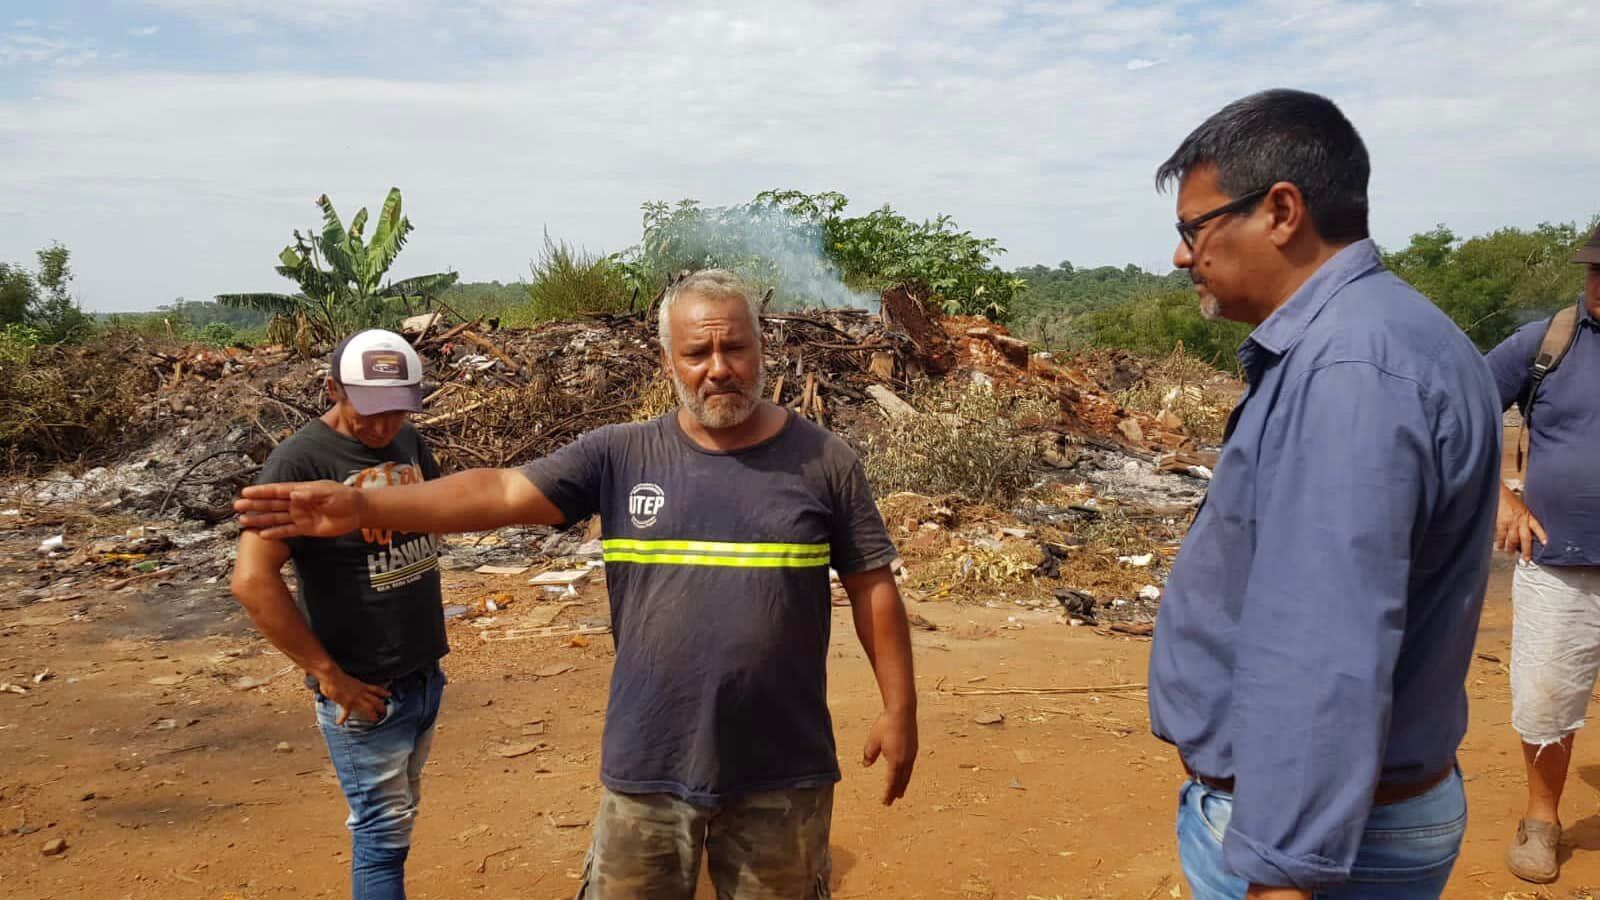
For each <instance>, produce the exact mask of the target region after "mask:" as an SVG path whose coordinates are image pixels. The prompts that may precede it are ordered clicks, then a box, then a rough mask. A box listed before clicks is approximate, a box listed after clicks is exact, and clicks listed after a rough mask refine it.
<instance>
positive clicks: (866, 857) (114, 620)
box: [0, 564, 1600, 900]
mask: <svg viewBox="0 0 1600 900" xmlns="http://www.w3.org/2000/svg"><path fill="white" fill-rule="evenodd" d="M1507 574H1508V573H1507V571H1506V567H1505V566H1504V565H1503V564H1502V565H1501V566H1499V567H1498V570H1497V573H1496V577H1495V580H1494V584H1493V589H1492V600H1491V602H1490V605H1489V608H1488V611H1487V613H1486V614H1485V618H1484V623H1483V629H1482V634H1481V637H1480V640H1479V650H1480V658H1479V659H1478V660H1477V661H1476V662H1475V663H1474V665H1473V669H1472V674H1471V678H1470V682H1469V684H1470V691H1471V696H1472V700H1473V706H1472V727H1471V731H1470V733H1469V735H1468V738H1467V742H1466V745H1465V746H1464V747H1463V749H1462V753H1461V761H1462V765H1463V767H1464V769H1465V771H1466V772H1467V777H1468V782H1467V790H1468V794H1469V797H1470V800H1471V805H1472V815H1473V822H1472V826H1471V828H1470V829H1469V832H1468V835H1467V842H1466V847H1465V850H1464V853H1463V857H1462V859H1461V861H1460V863H1459V864H1458V865H1457V866H1456V874H1455V879H1454V882H1453V886H1452V889H1451V891H1450V894H1449V896H1452V897H1472V898H1480V897H1481V898H1496V900H1499V898H1503V897H1505V896H1506V895H1507V893H1508V892H1510V891H1517V890H1525V889H1527V886H1524V885H1520V884H1519V883H1518V882H1517V881H1516V880H1515V879H1513V878H1512V877H1511V876H1510V875H1508V874H1507V873H1506V872H1505V870H1504V868H1503V866H1502V865H1501V853H1502V850H1503V847H1504V842H1505V839H1506V837H1507V835H1508V834H1509V833H1510V831H1511V830H1512V828H1513V827H1514V823H1515V818H1516V812H1517V804H1518V799H1519V791H1520V775H1519V765H1520V764H1519V758H1518V755H1517V743H1516V738H1515V736H1514V735H1513V733H1512V732H1511V730H1510V727H1509V725H1508V724H1507V722H1508V718H1509V709H1508V703H1509V699H1508V688H1507V672H1506V668H1505V666H1504V664H1503V662H1502V661H1503V660H1506V659H1507V658H1508V653H1507V645H1508V641H1509V629H1510V616H1509V609H1508V603H1507ZM523 580H525V579H520V578H504V577H499V578H497V577H493V576H479V575H472V574H467V575H462V574H459V573H452V574H451V576H449V577H448V578H447V583H448V584H449V585H450V593H451V595H452V597H453V598H469V597H474V596H479V595H481V594H482V593H484V592H486V591H494V592H496V593H501V592H505V591H506V588H505V587H504V585H505V583H506V582H507V581H512V582H521V581H523ZM211 590H212V592H213V594H214V596H213V598H212V599H213V601H214V602H211V603H205V604H197V605H201V606H203V607H204V608H205V609H206V610H207V611H208V615H209V616H210V618H209V619H208V620H205V621H194V622H190V623H189V626H188V627H185V628H180V629H177V630H176V631H174V630H173V628H172V622H171V620H170V617H169V616H168V615H166V614H164V613H163V609H164V608H167V605H168V602H170V599H171V598H168V600H167V601H160V600H159V598H152V597H150V596H148V595H144V594H116V595H111V596H108V597H104V598H101V599H100V600H99V601H98V602H96V603H94V604H92V605H91V609H92V610H93V614H92V615H91V616H90V617H89V618H88V621H83V622H74V621H70V620H68V621H62V617H52V616H51V615H50V614H48V613H45V614H41V613H40V612H38V609H39V607H40V606H41V605H43V604H33V605H31V606H30V607H27V608H25V609H26V611H9V612H3V613H0V634H3V636H4V641H3V643H0V677H4V678H5V680H9V681H12V682H14V683H23V684H26V685H27V686H28V687H29V688H30V691H29V693H28V694H27V695H26V696H19V695H14V694H0V754H3V756H0V758H3V759H4V760H5V764H4V767H3V769H0V831H3V832H5V834H6V836H4V837H0V896H4V897H13V898H91V897H92V898H121V897H127V898H146V897H150V898H162V900H178V898H191V897H192V898H218V897H237V898H257V897H261V898H265V897H316V896H329V897H334V896H340V895H342V894H343V893H344V892H345V891H346V890H347V887H346V877H347V870H346V867H347V864H348V859H349V857H348V842H347V838H346V835H345V832H344V829H343V825H342V819H343V809H342V801H341V799H340V797H339V794H338V789H337V786H336V784H335V782H334V780H333V775H332V771H331V769H330V768H329V765H328V762H327V759H326V756H325V754H324V752H323V750H322V746H321V743H320V740H319V738H318V735H317V732H316V730H315V726H314V723H313V718H312V711H311V704H310V701H309V697H308V696H307V694H306V693H305V689H304V688H303V687H301V686H299V684H298V683H297V678H296V676H295V675H294V674H293V673H290V674H286V675H284V676H282V677H280V678H278V679H276V680H274V681H272V682H271V683H270V684H268V685H266V686H264V687H259V688H256V689H253V690H239V689H237V688H236V687H235V685H236V684H237V683H238V680H239V679H240V678H243V677H247V676H255V677H265V676H269V675H271V674H273V673H274V672H280V671H281V670H282V668H283V660H282V658H281V657H279V656H278V655H277V654H276V653H275V652H274V651H272V650H270V648H267V647H265V645H263V644H262V643H261V642H260V641H259V640H256V639H254V638H253V637H251V636H250V635H249V632H248V630H247V625H248V623H246V622H245V621H244V620H243V619H242V618H241V617H240V616H239V615H238V614H237V613H236V612H234V611H233V609H232V607H231V605H230V603H229V601H228V600H227V598H226V597H225V596H224V595H223V594H222V589H221V586H220V585H218V586H212V588H211ZM531 591H532V589H529V588H521V589H520V590H513V591H511V592H512V593H514V594H516V595H517V596H518V602H517V603H515V604H514V605H513V606H512V607H511V609H510V610H509V611H507V612H505V613H502V614H501V615H500V616H499V621H497V622H496V623H495V626H494V627H495V628H500V627H504V626H515V625H516V624H517V623H518V622H519V621H524V620H525V619H526V618H527V617H530V616H535V615H537V614H538V611H539V609H538V608H539V607H540V606H541V605H547V604H548V603H551V602H555V601H547V600H543V599H539V598H538V595H536V594H533V593H532V592H531ZM581 600H582V602H583V604H584V605H583V606H582V607H577V608H573V609H570V610H568V611H567V612H566V613H564V616H563V619H564V620H565V619H576V618H580V617H582V616H584V615H592V614H596V613H598V612H599V611H600V610H601V609H602V608H603V607H602V604H603V596H602V594H601V592H600V590H599V588H598V587H594V586H591V587H589V588H588V589H586V591H585V593H584V595H583V597H582V598H581ZM158 601H159V602H158ZM914 606H915V607H916V608H915V609H914V611H915V612H917V613H919V614H920V615H922V616H923V617H925V618H926V619H928V620H929V621H931V622H933V623H935V624H936V625H938V626H939V630H938V631H935V632H924V631H919V632H917V635H916V645H917V664H918V673H917V674H918V683H919V684H920V686H921V695H922V714H921V725H922V744H923V751H922V756H921V758H920V760H919V762H918V766H917V773H916V778H915V780H914V782H913V787H912V791H911V793H910V795H909V796H908V797H907V798H906V799H905V800H904V801H903V802H902V803H901V804H897V805H896V806H895V807H893V808H892V809H884V808H883V807H881V806H880V805H878V803H877V795H878V791H879V790H880V786H881V778H882V773H881V772H877V771H864V770H862V768H861V766H860V763H859V755H858V754H859V746H860V744H861V741H862V740H863V738H864V736H865V734H866V729H867V726H868V724H869V722H870V721H871V719H872V717H873V716H874V715H875V714H876V712H877V709H878V706H877V697H876V691H875V688H874V686H873V683H872V679H871V676H870V672H869V670H868V667H867V664H866V661H865V658H864V657H863V655H862V653H861V650H860V648H859V647H858V646H857V645H856V643H855V641H854V637H853V633H852V632H851V630H850V625H849V619H848V616H847V614H846V612H845V611H844V610H839V611H837V612H836V620H835V627H836V629H837V631H836V635H835V641H834V649H833V651H832V657H833V658H832V660H831V661H830V666H831V672H832V702H833V710H834V715H835V728H836V731H837V734H838V738H839V745H840V748H841V758H842V760H843V763H844V769H845V780H844V783H843V784H842V785H841V789H840V792H839V794H838V801H837V813H836V818H835V825H834V838H833V840H834V848H833V854H834V861H835V874H834V885H835V891H836V894H835V895H836V896H838V897H946V896H948V897H963V898H965V897H978V898H981V897H1008V898H1009V897H1016V898H1027V897H1044V898H1056V897H1062V898H1088V897H1133V898H1152V897H1165V896H1181V894H1173V893H1172V891H1173V889H1174V888H1175V887H1177V886H1178V885H1179V881H1180V877H1179V874H1178V869H1177V865H1176V857H1175V849H1174V842H1173V839H1172V834H1171V832H1172V822H1171V819H1172V813H1173V806H1174V798H1175V793H1176V790H1177V788H1178V784H1179V780H1180V773H1179V770H1178V761H1177V757H1176V755H1175V754H1174V753H1173V751H1172V750H1171V749H1169V748H1167V747H1166V746H1165V745H1162V744H1160V743H1159V742H1157V741H1155V740H1154V739H1153V738H1151V737H1150V736H1149V734H1148V731H1147V728H1146V725H1145V722H1146V719H1145V709H1144V697H1143V694H1142V693H1123V694H1119V693H1089V694H1069V695H1054V696H1052V695H958V693H957V691H963V690H985V689H997V688H1007V687H1027V688H1039V687H1076V686H1106V685H1117V684H1124V683H1127V682H1143V681H1144V673H1145V663H1146V660H1147V658H1148V652H1149V643H1148V642H1147V641H1144V640H1142V639H1136V638H1109V637H1105V636H1100V635H1096V634H1094V633H1092V632H1091V631H1090V630H1088V629H1085V628H1069V627H1066V626H1063V625H1058V624H1056V623H1055V621H1054V617H1053V616H1052V615H1050V614H1047V613H1039V612H1020V613H1019V612H1014V611H1012V612H1008V611H1007V610H1003V609H986V608H982V607H969V606H951V605H948V604H939V603H929V604H914ZM1012 615H1015V616H1017V620H1018V622H1020V624H1021V625H1022V628H1021V629H1020V630H1015V629H1013V628H1007V627H1006V626H1007V625H1011V624H1015V623H1011V622H1009V621H1008V617H1010V616H1012ZM196 631H200V632H205V634H204V635H203V636H195V635H194V634H193V632H196ZM479 631H480V629H479V628H477V627H475V626H474V624H473V623H469V622H460V621H457V622H453V623H452V626H451V637H452V641H453V644H454V648H455V649H454V652H452V654H451V655H450V656H449V657H448V659H447V660H446V666H447V669H448V672H449V675H450V678H451V685H450V687H449V689H448V692H447V700H446V706H445V710H444V712H443V714H442V717H441V719H440V725H439V733H438V737H437V740H436V742H435V744H434V751H433V757H432V759H431V761H430V762H429V764H428V769H427V775H426V782H425V785H426V788H425V792H426V795H427V799H426V801H425V803H424V812H423V815H422V817H421V819H420V822H419V825H418V829H417V834H416V840H415V847H414V850H413V853H412V857H411V863H410V869H409V873H410V883H411V886H412V896H414V897H418V898H472V897H488V898H522V897H526V898H558V897H565V896H569V895H570V893H571V892H572V890H573V888H574V887H575V885H576V883H577V874H578V871H577V870H578V867H579V865H580V863H581V859H582V855H583V850H584V847H585V845H586V841H587V838H588V828H587V825H588V821H589V817H590V815H591V813H592V811H593V807H594V806H595V804H596V802H597V793H596V776H595V772H596V767H597V765H598V758H597V748H598V746H599V738H600V727H601V721H602V713H603V710H604V707H605V696H606V680H607V677H608V675H609V671H610V666H611V650H610V638H609V637H608V636H597V637H593V638H590V639H589V643H588V646H586V647H576V646H572V642H571V640H570V639H563V638H536V639H531V640H526V641H516V642H487V641H484V640H481V639H480V637H479ZM568 665H570V666H572V668H571V669H570V670H569V671H565V672H562V673H560V674H549V673H552V672H554V671H555V670H556V669H559V668H562V667H564V666H568ZM46 668H48V669H50V670H51V671H52V672H53V676H52V677H51V678H49V679H48V680H46V681H44V682H42V683H39V684H34V683H33V681H32V678H31V676H32V675H33V674H36V673H38V672H40V671H42V670H44V669H46ZM540 671H543V672H545V673H547V674H546V677H540V676H539V675H538V674H536V673H538V672H540ZM174 682H176V683H174ZM991 713H999V714H1001V715H1003V716H1004V721H1003V722H1001V723H1000V724H996V725H980V724H977V723H976V721H975V720H976V719H978V718H980V717H981V718H986V719H987V718H989V716H988V715H987V714H991ZM535 720H539V721H541V722H542V723H543V733H542V734H539V735H537V736H529V735H528V734H525V732H537V731H539V730H540V729H539V726H532V725H530V723H532V722H534V721H535ZM537 742H543V743H546V744H548V748H545V749H540V750H537V751H535V752H532V753H528V754H526V755H522V756H518V757H514V758H502V757H501V756H500V755H498V753H497V750H499V749H500V748H503V747H505V746H507V745H512V744H518V743H521V744H523V745H524V748H525V747H526V744H528V743H537ZM280 743H282V744H286V745H287V750H285V749H283V748H281V747H280ZM1581 746H1582V745H1580V747H1581ZM1576 768H1577V771H1576V777H1575V778H1574V779H1573V783H1572V786H1571V788H1570V790H1569V794H1568V798H1567V803H1566V809H1567V819H1568V822H1569V823H1570V826H1571V827H1570V831H1569V842H1570V844H1571V851H1572V859H1571V860H1570V861H1569V862H1568V863H1567V865H1566V868H1565V870H1564V874H1563V878H1562V881H1561V882H1560V883H1559V884H1558V885H1555V886H1554V887H1553V888H1552V889H1550V890H1549V891H1548V895H1549V896H1551V897H1561V898H1565V897H1571V896H1574V892H1575V890H1576V889H1577V888H1578V887H1579V886H1582V885H1586V884H1600V815H1597V814H1596V812H1597V806H1600V804H1597V799H1600V765H1595V764H1592V763H1588V762H1585V761H1584V754H1583V753H1582V752H1581V751H1580V754H1579V758H1578V760H1577V764H1576ZM27 828H37V829H38V830H37V831H32V832H31V833H28V834H25V835H18V834H16V833H14V831H13V829H24V830H26V829H27ZM54 838H62V839H64V840H65V841H66V842H67V845H68V848H67V850H66V852H65V853H64V854H62V855H60V856H57V857H46V856H44V855H43V854H42V852H41V848H42V847H43V845H44V844H45V842H46V841H49V840H51V839H54ZM1184 890H1186V888H1184ZM1529 896H1532V895H1531V894H1530V895H1529Z"/></svg>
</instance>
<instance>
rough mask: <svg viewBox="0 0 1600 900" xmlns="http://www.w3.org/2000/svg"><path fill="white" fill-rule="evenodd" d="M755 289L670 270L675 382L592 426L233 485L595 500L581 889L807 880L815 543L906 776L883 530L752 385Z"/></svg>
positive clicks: (860, 493)
mask: <svg viewBox="0 0 1600 900" xmlns="http://www.w3.org/2000/svg"><path fill="white" fill-rule="evenodd" d="M757 312H758V309H757V306H756V304H755V301H754V298H753V297H752V295H751V292H750V291H749V289H748V288H747V287H746V286H745V285H743V284H742V283H741V282H740V281H739V280H738V279H737V278H735V277H734V276H733V275H732V274H730V273H727V272H723V271H719V270H710V271H705V272H700V273H696V274H695V275H692V276H690V277H689V278H687V279H685V280H684V281H682V282H680V283H679V284H677V285H676V286H675V287H674V288H673V289H672V290H671V291H670V292H669V293H668V295H667V296H666V298H665V299H664V300H663V302H662V305H661V320H660V324H661V344H662V361H663V365H664V366H665V367H666V369H667V371H668V372H669V373H670V375H671V376H672V380H673V383H674V386H675V387H676V389H677V394H678V399H679V406H678V408H677V409H676V410H674V411H673V412H671V413H669V414H668V415H666V416H664V417H662V418H660V419H657V420H655V421H653V422H646V423H642V424H634V425H614V426H610V427H607V428H602V429H599V430H597V431H595V432H593V433H591V434H589V435H586V436H584V437H583V438H581V439H580V440H578V441H577V442H575V443H573V444H571V445H569V446H568V447H566V448H564V449H562V450H561V451H559V452H557V453H556V454H554V455H553V456H550V457H548V458H546V459H542V460H538V461H536V462H534V463H532V464H530V465H528V466H526V467H524V468H522V469H500V470H474V471H469V472H463V473H461V474H459V475H453V476H450V477H448V478H444V479H440V480H439V481H436V482H428V483H425V484H420V485H411V486H405V487H401V488H397V489H393V490H385V491H382V492H377V493H372V494H365V493H361V492H356V491H351V490H349V489H348V488H346V487H344V486H341V485H337V484H332V483H329V482H318V483H316V484H301V485H271V486H262V487H256V488H250V489H247V490H246V491H245V499H244V500H242V501H240V503H239V504H238V506H239V509H240V511H241V512H244V513H245V514H246V515H245V516H244V517H243V520H242V522H243V524H244V525H245V527H247V528H253V529H260V530H261V533H262V534H263V535H265V536H267V537H289V536H295V535H323V534H340V533H346V532H348V531H350V530H352V529H354V528H356V527H365V528H388V529H396V530H400V531H418V532H455V531H473V530H481V529H486V528H494V527H498V526H501V525H506V524H510V523H513V522H531V523H547V524H562V523H570V522H573V521H576V520H579V519H581V518H583V517H586V516H589V515H592V514H595V513H598V514H599V516H600V521H601V526H602V532H603V538H604V547H605V558H606V580H607V585H608V590H609V591H610V599H611V614H612V623H613V633H614V635H615V641H616V647H617V661H616V665H615V669H614V671H613V673H612V679H611V698H610V703H609V705H608V707H607V710H606V728H605V736H604V738H603V742H602V754H601V772H600V777H601V781H602V783H603V784H604V786H605V791H604V793H603V796H602V799H601V805H600V812H599V815H598V816H597V818H596V820H595V824H594V842H593V846H592V848H591V850H590V853H589V858H588V860H587V862H586V863H585V867H584V885H583V887H582V888H581V889H580V896H582V897H589V898H614V897H649V898H657V897H666V898H684V900H687V898H689V897H691V896H692V895H693V893H694V884H695V878H696V876H697V873H698V871H699V866H700V858H701V854H702V850H704V851H705V852H706V854H707V855H708V856H709V869H710V873H711V877H712V880H713V881H714V882H715V883H716V885H717V889H718V895H719V896H728V897H736V898H752V897H795V898H798V897H816V896H826V895H827V890H828V883H827V882H828V872H829V862H828V833H829V823H830V822H831V816H832V808H833V785H834V783H835V782H836V781H837V780H838V779H839V766H838V761H837V758H836V754H835V749H834V741H833V726H832V722H831V720H830V718H829V715H828V706H827V672H826V658H827V647H828V640H829V632H830V624H831V610H830V606H831V604H830V602H829V594H830V592H829V584H828V570H829V568H830V567H831V568H833V569H834V570H836V571H837V572H838V573H839V576H840V580H841V581H842V582H843V584H844V587H845V590H846V592H847V593H848V594H849V595H850V600H851V605H852V607H853V611H854V619H855V626H856V633H857V636H858V637H859V638H860V640H861V643H862V646H863V647H864V648H865V649H866V651H867V655H868V657H869V659H870V660H871V662H872V666H873V670H874V672H875V674H876V675H877V679H878V685H879V689H880V692H881V693H882V696H883V702H884V712H883V714H882V715H881V716H880V717H879V719H878V720H877V722H876V723H874V725H873V727H872V729H871V731H870V733H869V734H868V736H867V743H866V748H865V752H864V759H865V761H866V762H868V763H871V762H873V761H874V760H876V759H877V758H878V756H880V755H881V756H883V757H884V758H885V759H886V760H887V761H888V765H889V773H888V776H889V777H888V785H887V788H886V790H885V792H884V794H883V802H884V803H885V804H890V803H893V802H894V801H895V800H896V799H898V798H899V797H900V796H902V795H903V794H904V792H905V789H906V785H907V783H908V782H909V780H910V777H911V769H912V765H913V762H914V760H915V758H916V752H917V727H916V693H915V687H914V684H913V679H912V666H911V643H910V636H909V632H908V629H907V625H906V614H905V608H904V606H903V604H902V603H901V600H900V596H899V592H898V590H897V589H896V587H895V582H894V577H893V575H892V574H891V573H890V568H889V566H890V563H891V561H892V560H893V558H894V555H895V554H894V548H893V546H892V544H891V543H890V541H889V538H888V535H887V533H886V532H885V529H884V527H883V522H882V520H881V519H880V517H879V515H878V512H877V508H876V507H875V506H874V505H873V502H872V496H871V491H870V489H869V488H868V486H867V482H866V478H865V475H864V474H863V472H862V469H861V465H860V462H859V461H858V460H857V459H856V456H855V454H854V452H852V451H851V450H850V448H849V447H848V446H846V445H845V444H844V443H843V442H842V441H840V440H839V439H838V438H836V437H834V436H832V435H831V434H828V433H827V432H825V431H823V430H822V429H820V428H818V427H816V426H814V425H812V424H810V423H808V422H806V421H804V420H802V419H800V418H798V417H797V416H795V415H793V414H792V413H790V412H789V411H787V410H785V409H782V408H781V407H778V406H776V405H774V404H771V403H767V402H765V401H763V400H762V399H761V397H762V393H763V390H762V377H761V368H762V353H761V333H760V328H759V327H758V325H757V321H758V315H757Z"/></svg>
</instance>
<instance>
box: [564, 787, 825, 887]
mask: <svg viewBox="0 0 1600 900" xmlns="http://www.w3.org/2000/svg"><path fill="white" fill-rule="evenodd" d="M832 821H833V785H827V786H825V787H820V788H806V789H801V790H790V791H772V792H769V793H760V794H747V795H745V796H743V797H741V798H739V799H738V800H735V801H734V802H732V803H730V804H728V805H727V806H724V807H721V808H718V809H707V808H705V807H700V806H695V805H694V804H692V803H689V802H688V801H685V800H679V799H678V798H676V797H673V796H670V795H668V794H617V793H613V792H611V791H609V790H608V791H605V793H604V796H602V797H601V799H600V812H599V814H598V815H597V816H596V817H595V821H594V845H593V846H592V847H590V849H589V856H588V858H587V859H586V860H585V861H584V866H583V886H582V887H581V888H579V889H578V900H635V898H640V900H645V898H647V900H690V898H692V897H693V896H694V890H695V881H696V879H697V878H698V877H699V874H700V851H701V848H702V847H703V848H705V855H706V860H707V862H706V867H707V869H708V870H709V872H710V875H711V883H712V885H714V886H715V887H716V891H717V900H827V898H828V876H829V874H830V867H829V861H828V829H829V826H830V825H831V824H832Z"/></svg>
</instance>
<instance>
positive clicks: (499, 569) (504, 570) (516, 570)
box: [472, 565, 531, 575]
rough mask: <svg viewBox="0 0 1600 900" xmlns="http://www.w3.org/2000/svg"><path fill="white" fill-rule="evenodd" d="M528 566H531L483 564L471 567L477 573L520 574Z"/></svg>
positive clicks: (526, 569)
mask: <svg viewBox="0 0 1600 900" xmlns="http://www.w3.org/2000/svg"><path fill="white" fill-rule="evenodd" d="M529 568H531V566H490V565H483V566H479V567H477V568H476V569H473V570H472V571H474V572H477V573H478V574H479V575H521V574H522V573H523V572H526V571H528V569H529Z"/></svg>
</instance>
